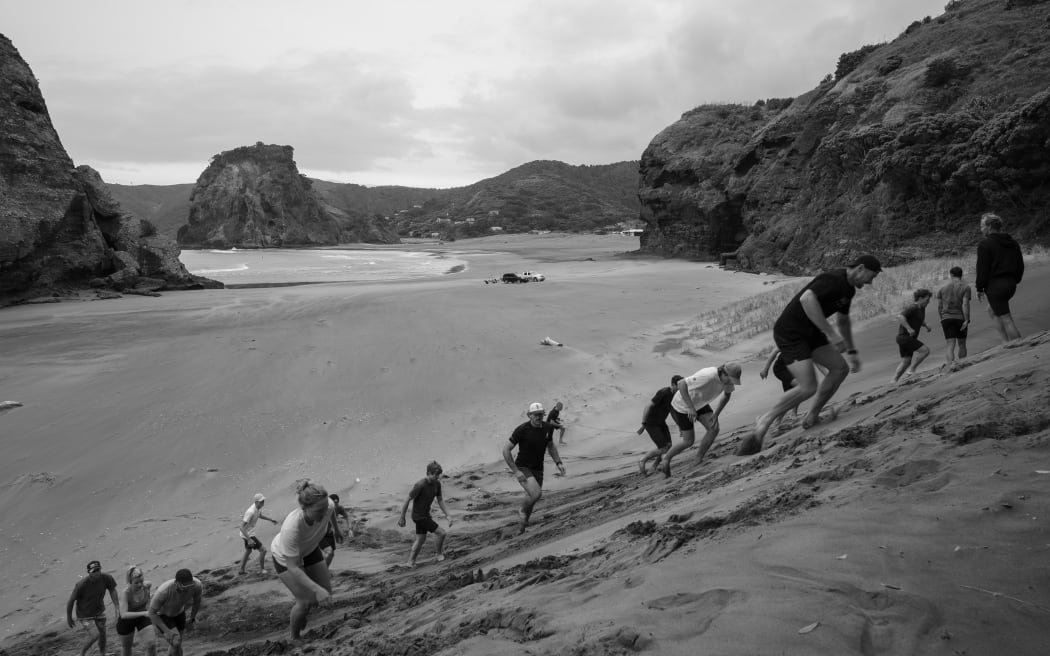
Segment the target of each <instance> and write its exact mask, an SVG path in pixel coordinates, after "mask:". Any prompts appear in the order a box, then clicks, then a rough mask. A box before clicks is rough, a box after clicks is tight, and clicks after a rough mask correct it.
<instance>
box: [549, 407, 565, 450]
mask: <svg viewBox="0 0 1050 656" xmlns="http://www.w3.org/2000/svg"><path fill="white" fill-rule="evenodd" d="M563 407H564V406H562V404H561V401H555V402H554V407H553V408H551V411H550V412H549V413H547V425H548V426H550V428H548V429H547V432H548V433H550V437H552V438H553V437H554V431H558V444H565V425H564V424H563V423H561V410H562V408H563Z"/></svg>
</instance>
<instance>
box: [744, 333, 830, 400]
mask: <svg viewBox="0 0 1050 656" xmlns="http://www.w3.org/2000/svg"><path fill="white" fill-rule="evenodd" d="M813 366H814V367H816V369H817V371H818V372H819V373H820V375H822V376H826V375H827V373H828V370H827V369H825V368H824V367H822V366H820V365H819V364H814V365H813ZM770 368H772V369H773V376H774V377H775V378H776V379H777V380H779V381H780V385H781V387H783V388H784V391H785V392H786V391H788V390H790V389H791V388H792V387H795V386H796V385H798V383H797V382H795V377H794V376H792V375H791V370H790V369H788V368H787V365H786V364H784V358H782V357H780V351H778V350H776V349H774V350H773V352H772V353H770V354H769V358H767V359H766V364H765V365H764V366H763V367H762V370H761V371H759V372H758V376H759V378H761V379H762V380H765V379H766V378H768V377H769V370H770ZM791 412H792V413H793V414H794V415H795V416H796V417H797V416H798V406H797V405H796V406H795V407H794V408H791Z"/></svg>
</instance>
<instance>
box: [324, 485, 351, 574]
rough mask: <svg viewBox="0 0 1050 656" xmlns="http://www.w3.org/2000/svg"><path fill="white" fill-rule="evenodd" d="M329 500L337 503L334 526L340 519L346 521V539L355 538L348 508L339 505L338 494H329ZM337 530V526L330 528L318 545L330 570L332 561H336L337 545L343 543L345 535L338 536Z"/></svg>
mask: <svg viewBox="0 0 1050 656" xmlns="http://www.w3.org/2000/svg"><path fill="white" fill-rule="evenodd" d="M328 498H329V499H331V500H332V501H333V502H334V503H335V515H333V518H332V522H333V524H338V522H339V518H340V517H342V518H343V519H345V520H346V533H345V536H346V537H345V539H347V540H349V539H350V538H352V537H354V532H353V531H352V530H351V529H350V513H349V512H348V511H347V510H346V508H344V507H342V506H341V505H339V495H338V494H329V495H328ZM336 528H337V527H336V526H329V527H328V532H327V533H325V534H324V537H323V538H321V544H320V545H318V547H319V548H320V549H321V553H323V554H324V564H325V565H328V568H329V569H331V568H332V561H333V560H335V545H336V544H337V543H339V544H341V543H342V542H343V539H342V538H341V537H340V536H341V535H344V534H343V533H342V532H340V533H339V534H336V532H335V529H336Z"/></svg>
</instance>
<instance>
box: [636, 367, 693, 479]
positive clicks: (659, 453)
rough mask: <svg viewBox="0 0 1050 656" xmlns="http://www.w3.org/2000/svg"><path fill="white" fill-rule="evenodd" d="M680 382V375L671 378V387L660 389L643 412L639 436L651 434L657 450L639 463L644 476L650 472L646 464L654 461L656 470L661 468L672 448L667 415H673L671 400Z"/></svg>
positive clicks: (647, 454) (646, 455)
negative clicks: (663, 459) (663, 460)
mask: <svg viewBox="0 0 1050 656" xmlns="http://www.w3.org/2000/svg"><path fill="white" fill-rule="evenodd" d="M680 380H682V376H679V375H678V374H675V375H674V376H671V386H670V387H661V388H660V389H658V390H657V391H656V394H653V398H652V399H650V400H649V404H648V405H646V406H645V410H643V411H642V427H641V428H639V429H638V434H639V435H641V434H642V432H643V431H644V432H646V433H649V437H650V438H651V439H652V440H653V444H655V445H656V448H655V449H653V450H652V451H650V452H649V453H646V454H645V456H644V457H643V458H642V461H641V462H639V463H638V470H639V471H640V472H641V473H642V476H648V475H649V472H647V471H646V464H647V463H648V462H649V461H650V460H653V461H654V462H653V468H654V470H655V468H656V467H659V466H660V459H661V458H663V455H664V454H665V453H667V451H668V449H670V448H671V431H670V430H669V429H668V428H667V415H669V414H670V413H671V399H673V398H674V393H675V392H676V391H677V390H678V381H680Z"/></svg>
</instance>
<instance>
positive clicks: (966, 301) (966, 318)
mask: <svg viewBox="0 0 1050 656" xmlns="http://www.w3.org/2000/svg"><path fill="white" fill-rule="evenodd" d="M962 307H963V322H964V323H970V286H969V285H967V286H966V291H965V292H963V302H962Z"/></svg>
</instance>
